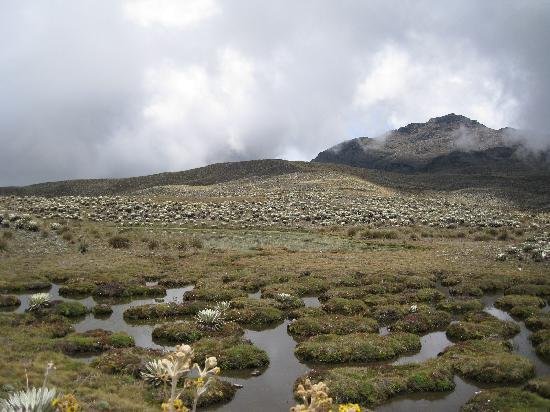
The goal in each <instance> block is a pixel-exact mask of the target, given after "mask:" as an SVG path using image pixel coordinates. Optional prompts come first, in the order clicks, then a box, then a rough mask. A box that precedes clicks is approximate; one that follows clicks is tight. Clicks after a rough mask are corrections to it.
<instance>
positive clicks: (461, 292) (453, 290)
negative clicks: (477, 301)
mask: <svg viewBox="0 0 550 412" xmlns="http://www.w3.org/2000/svg"><path fill="white" fill-rule="evenodd" d="M449 293H450V294H451V295H452V296H475V297H479V296H483V291H482V290H481V288H480V287H479V286H478V285H477V284H475V283H472V282H464V283H459V284H457V285H455V286H451V287H450V288H449Z"/></svg>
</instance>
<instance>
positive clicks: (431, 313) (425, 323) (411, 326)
mask: <svg viewBox="0 0 550 412" xmlns="http://www.w3.org/2000/svg"><path fill="white" fill-rule="evenodd" d="M450 321H451V315H449V314H448V313H447V312H444V311H442V310H436V309H427V310H418V311H417V312H415V313H409V314H408V315H406V316H405V317H403V318H402V319H400V320H398V321H397V322H396V323H395V324H394V325H393V326H392V330H396V331H402V332H412V333H428V332H432V331H435V330H440V329H444V328H445V327H446V326H447V325H448V324H449V322H450Z"/></svg>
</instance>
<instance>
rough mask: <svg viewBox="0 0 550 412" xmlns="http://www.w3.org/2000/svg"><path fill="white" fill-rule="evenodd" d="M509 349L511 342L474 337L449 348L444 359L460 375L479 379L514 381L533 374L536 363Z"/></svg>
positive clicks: (525, 378) (444, 354)
mask: <svg viewBox="0 0 550 412" xmlns="http://www.w3.org/2000/svg"><path fill="white" fill-rule="evenodd" d="M510 351H511V348H510V344H509V343H508V342H504V341H494V340H471V341H467V342H462V343H458V344H456V345H453V346H450V347H448V348H447V349H446V350H445V351H444V353H443V355H442V359H444V360H447V361H449V362H451V364H452V365H453V368H454V370H455V371H456V372H457V373H458V374H460V375H462V376H464V377H466V378H468V379H472V380H474V381H476V382H482V383H510V384H513V383H521V382H525V381H526V380H527V379H529V378H531V377H533V376H534V374H535V367H534V365H533V363H532V362H531V361H530V360H529V359H527V358H524V357H522V356H519V355H515V354H512V353H510Z"/></svg>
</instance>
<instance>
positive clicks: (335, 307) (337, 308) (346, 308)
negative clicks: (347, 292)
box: [323, 298, 367, 315]
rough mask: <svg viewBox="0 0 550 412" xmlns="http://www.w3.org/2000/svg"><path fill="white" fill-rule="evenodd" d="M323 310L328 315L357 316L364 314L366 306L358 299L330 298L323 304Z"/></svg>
mask: <svg viewBox="0 0 550 412" xmlns="http://www.w3.org/2000/svg"><path fill="white" fill-rule="evenodd" d="M323 309H324V310H325V312H328V313H336V314H340V315H358V314H360V313H365V312H366V310H367V305H366V304H365V303H364V302H363V301H362V300H360V299H345V298H331V299H329V300H327V301H326V302H325V303H324V304H323Z"/></svg>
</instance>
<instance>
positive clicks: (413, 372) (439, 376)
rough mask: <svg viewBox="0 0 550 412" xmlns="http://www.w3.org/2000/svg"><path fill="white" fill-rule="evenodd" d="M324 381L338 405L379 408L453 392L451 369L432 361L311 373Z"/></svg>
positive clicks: (316, 378)
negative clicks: (398, 399) (405, 397)
mask: <svg viewBox="0 0 550 412" xmlns="http://www.w3.org/2000/svg"><path fill="white" fill-rule="evenodd" d="M310 377H311V379H312V381H314V382H318V381H323V382H325V383H326V384H327V386H328V388H329V396H331V397H332V398H333V399H334V400H335V401H336V402H338V403H345V402H352V403H358V404H361V405H366V406H369V407H375V406H378V405H380V404H382V403H384V402H386V401H388V400H389V399H391V398H392V397H394V396H396V395H400V394H407V393H426V392H447V391H451V390H453V389H454V386H455V385H454V382H453V373H452V370H451V368H450V367H449V366H448V365H446V364H444V363H438V362H435V361H429V362H424V363H420V364H409V365H399V366H391V365H381V366H370V367H343V368H332V369H329V370H325V371H320V372H312V373H310Z"/></svg>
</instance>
